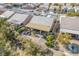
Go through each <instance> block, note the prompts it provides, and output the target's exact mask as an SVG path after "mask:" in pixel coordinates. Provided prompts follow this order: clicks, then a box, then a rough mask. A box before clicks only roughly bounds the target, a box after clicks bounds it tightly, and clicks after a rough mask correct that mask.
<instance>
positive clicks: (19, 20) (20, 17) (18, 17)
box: [7, 13, 32, 25]
mask: <svg viewBox="0 0 79 59" xmlns="http://www.w3.org/2000/svg"><path fill="white" fill-rule="evenodd" d="M31 18H32V16H29V15H25V14H18V13H16V14H14V15H13V16H12V17H11V18H10V19H8V20H7V21H8V22H10V23H13V24H17V25H21V24H27V23H28V22H29V21H30V19H31Z"/></svg>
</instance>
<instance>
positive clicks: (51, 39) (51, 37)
mask: <svg viewBox="0 0 79 59" xmlns="http://www.w3.org/2000/svg"><path fill="white" fill-rule="evenodd" d="M54 42H55V36H54V35H48V36H47V42H46V45H47V46H48V47H54Z"/></svg>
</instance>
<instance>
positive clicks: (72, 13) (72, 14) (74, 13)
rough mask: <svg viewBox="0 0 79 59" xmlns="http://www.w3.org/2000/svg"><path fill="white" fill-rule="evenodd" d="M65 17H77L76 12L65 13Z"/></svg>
mask: <svg viewBox="0 0 79 59" xmlns="http://www.w3.org/2000/svg"><path fill="white" fill-rule="evenodd" d="M67 16H79V13H78V12H69V13H67Z"/></svg>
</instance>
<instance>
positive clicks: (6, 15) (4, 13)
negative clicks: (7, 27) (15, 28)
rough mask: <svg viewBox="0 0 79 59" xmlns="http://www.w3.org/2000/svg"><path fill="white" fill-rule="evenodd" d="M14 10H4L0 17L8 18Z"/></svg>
mask: <svg viewBox="0 0 79 59" xmlns="http://www.w3.org/2000/svg"><path fill="white" fill-rule="evenodd" d="M14 14H15V12H13V11H5V12H3V13H2V14H1V15H0V18H7V19H8V18H10V17H11V16H12V15H14Z"/></svg>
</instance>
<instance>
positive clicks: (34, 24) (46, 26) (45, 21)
mask: <svg viewBox="0 0 79 59" xmlns="http://www.w3.org/2000/svg"><path fill="white" fill-rule="evenodd" d="M54 22H55V19H54V18H46V17H43V16H33V18H32V19H31V20H30V22H29V23H28V24H27V25H26V27H29V28H31V29H36V30H39V31H45V32H50V31H52V29H53V27H54V24H55V23H54Z"/></svg>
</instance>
